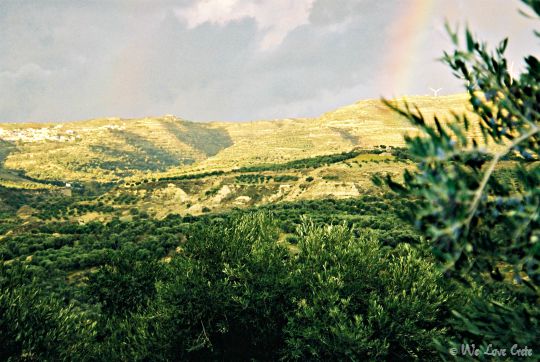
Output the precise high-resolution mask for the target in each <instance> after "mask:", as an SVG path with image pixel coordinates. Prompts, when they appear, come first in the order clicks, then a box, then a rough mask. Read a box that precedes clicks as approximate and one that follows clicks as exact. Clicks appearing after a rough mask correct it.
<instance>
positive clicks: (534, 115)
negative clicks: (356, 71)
mask: <svg viewBox="0 0 540 362" xmlns="http://www.w3.org/2000/svg"><path fill="white" fill-rule="evenodd" d="M524 2H525V3H527V4H529V5H531V8H532V9H533V10H534V12H536V14H537V15H540V5H539V3H538V2H537V1H533V0H526V1H524ZM449 32H450V35H451V37H452V39H453V41H454V43H455V45H456V47H458V50H456V51H454V52H453V53H449V54H445V57H444V61H445V62H446V63H447V64H448V65H449V66H450V67H451V68H452V70H453V71H454V72H455V73H456V74H457V75H458V76H459V77H460V78H462V79H463V80H465V81H466V82H467V90H468V92H469V95H470V105H471V108H472V109H473V110H474V113H475V115H476V116H477V118H474V119H472V118H470V117H468V116H466V115H456V116H455V119H454V120H452V121H449V122H447V123H444V125H443V124H441V122H440V121H439V120H438V119H437V118H435V119H434V124H432V123H430V122H428V120H426V119H425V118H424V116H423V115H422V114H421V113H420V112H419V111H418V110H414V109H412V108H410V107H409V106H408V105H406V106H405V107H404V108H402V107H399V106H397V105H396V104H392V103H391V102H388V104H389V106H390V107H392V108H393V109H394V110H396V111H397V112H398V113H400V114H401V115H403V116H405V117H407V118H408V119H410V120H411V121H412V122H413V124H415V125H416V126H418V127H419V128H420V129H421V131H422V134H421V135H420V136H417V137H409V138H407V139H406V141H407V144H408V148H409V153H410V155H411V157H412V158H413V159H414V160H416V161H418V164H417V168H416V170H414V171H412V172H406V173H405V177H404V184H397V183H395V182H394V181H392V180H388V184H389V185H390V186H391V187H392V188H393V189H394V190H396V191H399V192H401V193H404V194H407V195H409V196H411V195H412V196H413V197H416V198H417V199H418V203H416V208H415V213H416V223H417V225H418V226H419V227H420V230H421V232H422V233H423V234H424V235H425V236H426V237H427V238H428V239H429V240H430V242H431V244H432V245H433V248H434V253H435V255H436V256H437V257H438V259H439V260H440V261H441V263H442V265H443V267H444V270H445V271H446V273H447V274H448V275H451V276H454V277H455V278H457V279H459V280H461V281H463V282H465V283H467V284H468V285H475V286H477V287H479V288H481V290H483V293H480V294H478V295H477V298H475V299H474V303H473V304H471V305H469V306H466V307H463V308H459V309H458V310H456V311H455V312H454V313H455V316H456V318H455V320H454V322H453V324H454V329H455V330H456V331H459V332H460V333H459V337H457V338H456V340H455V342H454V344H453V345H454V346H458V348H459V345H460V344H462V343H469V342H474V343H476V345H477V346H483V348H484V350H485V349H486V346H488V345H489V344H493V345H494V346H499V348H508V349H509V348H510V347H511V346H512V345H514V344H518V345H519V346H521V347H524V346H527V347H528V348H532V351H533V353H534V356H536V358H538V357H540V335H539V331H540V322H539V320H540V308H539V300H540V299H539V298H540V289H539V288H540V268H539V260H540V248H539V247H538V246H539V245H540V244H539V243H538V241H539V238H540V217H539V207H540V163H539V161H540V62H539V61H538V59H537V58H536V57H534V56H532V55H528V56H526V57H525V59H524V60H525V64H526V68H525V70H524V72H523V73H522V74H520V75H519V77H514V75H513V74H511V73H510V71H509V68H508V61H507V60H506V58H505V56H504V52H505V49H506V47H507V44H508V40H507V39H505V40H504V41H502V42H501V43H500V44H499V45H498V46H497V47H496V48H495V49H494V51H490V50H489V49H488V47H487V45H486V44H482V43H480V42H479V41H477V40H476V38H475V37H474V36H473V35H472V33H471V32H470V31H469V30H468V29H467V30H466V31H465V36H464V38H465V49H464V50H461V49H460V48H459V40H460V38H459V36H458V35H457V33H454V32H452V31H451V30H449ZM537 35H540V34H538V33H537ZM475 122H476V123H478V125H479V128H480V129H481V131H482V135H483V137H482V138H481V139H471V138H470V137H467V135H468V131H469V130H470V129H471V128H472V127H473V125H474V123H475ZM503 158H511V159H513V160H516V161H515V162H514V168H513V170H506V171H507V172H499V173H498V172H496V168H498V167H499V166H500V161H501V160H502V159H503ZM509 176H510V179H511V182H508V177H509ZM512 176H513V177H512ZM440 344H441V348H442V350H443V351H445V349H446V348H448V346H449V345H451V344H449V343H448V341H440Z"/></svg>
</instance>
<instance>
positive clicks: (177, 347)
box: [0, 201, 454, 360]
mask: <svg viewBox="0 0 540 362" xmlns="http://www.w3.org/2000/svg"><path fill="white" fill-rule="evenodd" d="M377 202H380V201H377ZM347 203H348V205H347ZM347 203H344V205H340V203H339V202H334V204H335V206H334V207H335V209H336V210H339V209H340V208H341V209H350V208H352V207H355V206H358V205H360V207H362V208H363V207H365V206H366V205H369V204H370V203H371V202H370V201H364V202H362V201H360V202H356V205H355V203H354V202H352V201H347ZM373 203H375V202H373ZM284 206H285V207H284V208H283V209H282V212H283V213H285V212H286V211H287V212H289V211H290V210H294V207H296V208H297V209H302V210H303V211H307V207H306V206H302V205H291V204H285V205H284ZM291 206H292V208H291ZM375 208H376V206H375ZM320 212H321V214H323V213H324V212H323V211H320ZM292 214H294V211H293V213H292ZM302 214H303V213H302ZM315 215H316V213H315ZM326 215H329V214H326ZM343 215H345V213H343ZM332 216H335V214H334V215H332ZM283 218H285V216H283ZM284 221H285V219H284ZM98 225H99V224H97V223H96V224H93V226H92V228H96V231H95V232H96V234H94V238H95V239H102V238H105V237H106V234H105V233H102V234H98V233H99V232H101V231H100V230H99V227H98ZM181 225H183V226H181ZM278 225H279V222H278V220H277V219H276V218H274V217H272V215H271V214H268V213H267V212H264V211H261V212H255V213H254V212H243V213H240V212H236V213H232V214H224V215H212V216H205V217H201V218H184V220H182V218H179V217H170V218H167V219H165V220H163V221H152V220H138V221H135V222H133V223H131V225H130V227H129V229H127V228H126V227H125V226H124V227H123V229H127V230H126V232H127V234H125V235H124V236H123V237H124V238H125V240H122V241H120V244H119V245H117V246H116V247H114V246H110V247H111V249H109V251H108V252H106V253H104V254H103V260H102V261H101V265H102V267H100V268H99V269H97V270H92V269H90V270H88V272H86V274H87V276H86V277H84V278H80V279H79V281H78V282H75V283H73V282H72V283H70V284H66V283H65V282H62V280H63V278H62V277H61V275H58V277H57V278H56V279H55V280H56V286H54V280H51V275H52V274H51V270H48V271H47V272H45V270H43V271H40V266H39V265H34V264H33V263H32V262H30V263H27V262H25V261H24V260H26V258H24V257H23V258H21V260H20V261H17V260H13V261H11V262H10V263H8V264H4V265H3V267H2V274H1V275H0V287H1V288H2V289H1V290H2V294H1V295H2V298H1V299H0V302H1V303H0V309H2V310H3V318H2V323H3V324H2V326H3V329H2V335H1V336H0V337H1V339H2V341H5V343H3V344H2V353H3V356H4V357H5V358H7V357H11V358H19V357H22V356H27V357H28V356H30V357H31V358H32V359H59V358H68V359H76V360H103V359H107V360H125V359H129V360H133V359H135V360H138V359H151V360H162V359H166V360H185V359H189V360H191V359H197V360H199V359H234V360H245V359H251V358H254V359H265V360H267V359H279V358H284V359H287V360H289V359H328V358H332V357H334V358H335V357H340V358H352V359H396V358H398V359H404V358H416V357H425V358H432V357H433V356H434V348H433V345H432V337H434V336H443V335H444V334H445V333H446V327H444V323H441V322H440V321H441V320H443V319H444V318H445V317H446V315H447V313H448V311H449V310H450V308H451V306H452V304H453V303H454V302H452V299H451V298H449V295H451V294H452V291H453V288H454V287H452V286H450V285H449V284H447V283H446V282H445V281H444V279H443V278H442V275H441V274H440V273H439V272H438V271H437V269H436V268H435V266H434V264H433V263H432V262H431V261H430V260H429V258H426V256H425V255H424V254H425V253H422V252H419V251H416V250H414V249H413V248H411V247H409V246H407V245H404V244H400V245H398V246H397V247H390V246H385V245H384V244H383V243H381V242H379V241H377V239H378V232H377V230H376V229H367V228H363V227H360V226H354V225H355V224H354V223H353V224H352V225H353V226H352V228H351V227H349V226H347V223H345V224H341V225H334V226H324V227H322V226H316V224H315V223H314V221H313V220H312V219H307V218H305V217H303V218H302V219H301V220H299V224H298V226H297V228H296V230H295V235H296V237H297V240H298V244H297V245H296V246H294V247H293V246H287V244H284V243H282V242H278V238H279V234H280V228H279V226H278ZM48 227H50V228H51V231H52V230H56V231H62V232H72V233H74V232H76V231H79V232H81V231H82V230H83V229H82V228H83V226H76V225H71V226H70V227H72V228H73V229H72V230H69V228H68V225H64V229H62V228H61V227H60V225H49V226H48ZM101 227H104V228H109V230H112V229H111V228H116V230H117V231H119V230H121V229H122V226H120V225H119V224H118V223H113V224H112V225H110V224H107V225H105V226H103V225H102V226H101ZM43 228H45V226H43ZM43 228H42V229H41V231H45V229H43ZM173 228H176V229H175V230H176V232H172V231H171V229H173ZM165 230H166V231H169V232H171V234H172V235H176V243H174V246H175V249H174V250H175V251H174V252H173V253H172V254H171V255H172V259H171V260H170V262H166V263H164V262H156V258H155V255H151V253H148V252H146V253H141V251H142V250H144V247H148V248H152V247H153V245H151V244H150V243H145V244H143V245H144V246H143V245H138V244H137V243H136V242H130V241H128V240H130V239H131V238H133V237H135V236H141V235H142V236H144V238H148V237H149V236H150V235H156V234H159V237H156V239H160V238H164V237H165V235H167V234H166V233H164V232H165ZM180 230H182V231H181V233H180ZM86 231H87V232H88V230H86ZM73 235H76V234H73ZM98 235H100V236H98ZM129 235H132V236H131V237H130V236H129ZM80 236H81V238H80V240H82V239H83V238H82V235H80ZM117 239H119V238H117ZM120 240H121V239H120ZM34 241H35V240H34ZM154 241H156V240H154ZM35 242H37V241H35ZM141 244H142V243H141ZM66 248H69V247H66V246H63V247H61V248H60V249H66ZM290 248H292V249H290ZM74 254H75V253H74ZM77 254H78V253H77ZM35 255H38V254H37V253H36V254H35ZM75 256H76V254H75V255H74V257H75ZM34 257H36V256H33V258H34ZM52 264H53V265H54V263H52ZM58 267H60V266H59V265H58ZM45 273H47V274H45ZM68 279H69V278H68ZM21 295H28V299H26V300H25V301H24V302H21ZM30 306H32V307H30ZM15 322H17V323H15ZM38 324H39V325H38ZM53 339H57V340H58V341H62V343H61V344H56V345H55V347H54V348H47V347H46V346H47V345H48V343H51V340H53Z"/></svg>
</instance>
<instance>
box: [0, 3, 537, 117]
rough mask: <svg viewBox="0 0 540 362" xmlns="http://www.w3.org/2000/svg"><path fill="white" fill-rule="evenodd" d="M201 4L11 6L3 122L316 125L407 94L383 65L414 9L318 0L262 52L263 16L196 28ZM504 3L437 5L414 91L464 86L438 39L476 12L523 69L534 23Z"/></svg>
mask: <svg viewBox="0 0 540 362" xmlns="http://www.w3.org/2000/svg"><path fill="white" fill-rule="evenodd" d="M193 1H194V0H188V1H172V0H171V1H142V0H141V1H131V0H130V1H127V0H126V1H107V2H105V1H100V2H98V1H52V0H51V1H46V2H43V1H39V2H38V1H37V0H35V1H9V0H8V1H1V2H0V28H2V39H1V40H0V94H2V97H0V121H30V120H38V121H45V120H73V119H86V118H92V117H107V116H120V117H144V116H146V115H159V114H165V113H173V114H177V115H178V116H181V117H185V118H188V119H193V120H219V119H223V120H248V119H258V118H277V117H289V116H291V117H294V116H314V115H317V114H319V113H322V112H324V111H327V110H330V109H332V108H335V107H337V106H339V105H345V104H349V103H351V102H354V101H356V100H359V99H362V98H376V97H379V96H380V95H385V96H391V95H393V92H395V90H394V88H393V83H392V82H393V78H394V76H395V74H393V73H392V70H391V69H384V68H383V67H384V62H382V59H384V58H385V57H387V56H388V54H389V53H390V52H391V51H392V48H393V46H394V45H395V43H396V42H398V41H399V39H392V38H391V37H389V36H388V28H389V26H390V25H391V23H392V22H393V20H394V19H396V18H397V17H398V16H400V13H399V9H400V8H401V9H403V8H404V6H407V4H408V3H409V2H410V0H402V1H400V2H389V1H376V0H317V1H316V2H315V3H314V4H313V7H312V9H311V13H310V18H309V21H310V23H309V24H305V25H301V26H299V27H297V28H296V29H294V30H292V31H291V32H289V33H288V35H287V37H286V38H285V39H284V40H283V42H282V43H281V44H280V45H279V46H278V47H276V48H275V49H271V50H268V51H261V50H260V48H259V45H260V42H261V39H262V37H263V36H264V34H262V33H261V32H260V31H258V28H257V23H256V22H255V20H254V19H253V18H244V19H242V20H239V21H233V22H229V23H227V24H226V25H223V26H221V25H215V24H210V23H204V24H202V25H200V26H197V27H195V28H193V29H188V28H187V24H186V23H185V22H184V21H183V20H181V19H179V18H178V16H176V15H175V10H176V9H178V8H179V7H182V6H184V7H185V6H189V5H190V4H192V3H193ZM434 1H435V0H434ZM495 2H496V5H497V6H496V8H495V9H494V10H493V11H492V16H491V17H490V19H488V20H486V19H485V17H482V15H483V12H484V11H483V6H484V7H485V4H486V2H485V1H480V0H474V1H467V2H463V5H462V9H459V8H458V2H448V1H442V0H437V3H436V4H437V6H436V7H435V8H434V12H433V14H432V19H431V20H430V24H428V26H427V27H425V28H424V29H423V30H422V31H423V33H421V34H418V36H420V39H421V42H420V45H419V46H418V47H417V48H416V50H415V51H414V54H411V55H410V56H411V67H412V72H411V77H412V79H413V81H412V82H411V83H410V84H409V85H408V88H407V89H405V91H406V92H407V93H411V94H424V93H427V92H429V90H428V87H429V86H441V87H443V88H444V92H447V93H450V92H456V91H459V90H460V89H461V88H460V84H459V82H456V81H455V80H453V79H452V76H451V74H450V72H449V71H448V69H447V68H446V67H444V66H443V65H442V64H440V63H438V62H437V61H436V60H435V59H436V58H437V57H439V56H440V55H441V53H442V50H443V49H448V48H449V46H448V42H446V41H445V40H444V39H443V38H442V37H441V35H440V34H439V33H438V32H437V31H435V30H434V29H435V27H436V26H437V24H442V22H443V19H444V17H449V18H450V19H451V20H452V21H457V20H460V19H461V20H463V14H464V13H465V14H469V16H470V18H471V21H470V22H471V24H472V26H473V27H475V28H477V29H478V32H479V33H481V34H482V33H486V34H487V38H488V40H492V39H493V38H497V39H498V38H499V34H503V35H504V34H508V35H510V37H511V41H510V47H511V48H510V49H509V50H510V51H511V57H513V58H512V59H514V60H516V64H517V62H519V58H517V57H516V54H522V53H524V52H527V51H530V48H531V45H532V44H533V45H537V43H538V41H537V40H536V41H535V40H534V38H533V37H532V36H531V35H530V33H531V30H532V28H533V26H532V25H531V23H530V22H527V21H525V20H523V19H522V18H521V17H520V16H519V15H517V13H516V12H515V11H514V10H515V8H516V7H517V4H518V2H517V1H511V2H509V1H508V0H494V2H493V3H495ZM396 4H401V5H402V7H399V6H396ZM411 4H412V3H411ZM482 4H484V5H482ZM473 19H476V20H473ZM502 20H504V22H502ZM500 24H507V25H505V26H500ZM514 37H515V39H514ZM531 39H533V40H532V41H531Z"/></svg>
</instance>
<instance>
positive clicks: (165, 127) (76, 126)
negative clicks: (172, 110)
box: [0, 95, 467, 182]
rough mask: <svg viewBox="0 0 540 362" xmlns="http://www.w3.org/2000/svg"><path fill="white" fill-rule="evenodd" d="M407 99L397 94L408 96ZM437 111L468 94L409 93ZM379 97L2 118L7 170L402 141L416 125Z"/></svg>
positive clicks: (195, 166)
mask: <svg viewBox="0 0 540 362" xmlns="http://www.w3.org/2000/svg"><path fill="white" fill-rule="evenodd" d="M401 100H402V99H400V100H398V101H401ZM407 101H409V102H411V103H414V104H416V105H417V106H418V107H419V109H420V110H421V111H422V112H423V113H424V114H426V115H427V116H428V117H431V116H432V115H433V114H434V113H437V114H438V115H439V116H441V115H442V117H440V118H442V119H444V117H445V116H446V117H449V116H450V115H451V113H452V112H455V113H463V112H465V111H466V103H467V96H466V95H453V96H441V97H409V98H407ZM414 131H415V128H414V127H412V126H411V125H410V124H409V123H408V122H407V121H406V120H404V119H403V118H401V117H399V116H397V115H396V114H395V113H393V112H392V111H390V110H389V109H388V108H387V107H386V106H385V105H384V104H383V103H382V102H381V101H380V100H365V101H360V102H357V103H355V104H353V105H349V106H346V107H342V108H339V109H337V110H334V111H332V112H328V113H325V114H323V115H322V116H321V117H318V118H304V119H283V120H274V121H255V122H246V123H233V122H227V123H226V122H211V123H196V122H189V121H185V120H182V119H178V118H176V117H174V116H163V117H155V118H143V119H118V118H106V119H97V120H89V121H80V122H71V123H58V124H26V125H21V124H1V125H0V140H1V141H2V144H1V145H0V147H1V148H2V151H1V152H0V156H1V158H0V162H3V167H4V171H5V170H7V171H10V172H11V173H12V174H13V172H16V174H17V175H18V176H28V177H29V178H30V179H38V180H56V181H64V182H72V181H79V182H80V181H82V182H84V181H98V182H108V181H115V180H120V179H123V178H126V177H135V178H148V177H154V176H152V175H155V177H161V176H163V175H178V174H183V173H190V172H207V171H212V170H228V169H232V168H236V167H242V166H249V165H258V164H267V163H282V162H286V161H290V160H295V159H301V158H308V157H313V156H318V155H325V154H334V153H339V152H343V151H349V150H351V149H353V148H372V147H373V146H377V145H381V144H383V145H390V146H402V145H403V144H404V142H403V134H404V133H406V132H414Z"/></svg>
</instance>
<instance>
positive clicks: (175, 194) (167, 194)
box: [152, 184, 189, 203]
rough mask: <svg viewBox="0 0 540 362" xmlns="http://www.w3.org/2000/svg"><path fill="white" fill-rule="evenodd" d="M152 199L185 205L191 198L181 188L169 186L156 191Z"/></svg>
mask: <svg viewBox="0 0 540 362" xmlns="http://www.w3.org/2000/svg"><path fill="white" fill-rule="evenodd" d="M152 199H153V200H155V201H161V202H173V203H183V202H186V201H187V200H189V196H188V194H187V193H186V192H185V191H184V190H182V189H181V188H180V187H176V186H175V185H174V184H168V185H167V187H165V188H162V189H158V190H156V191H154V192H153V193H152Z"/></svg>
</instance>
